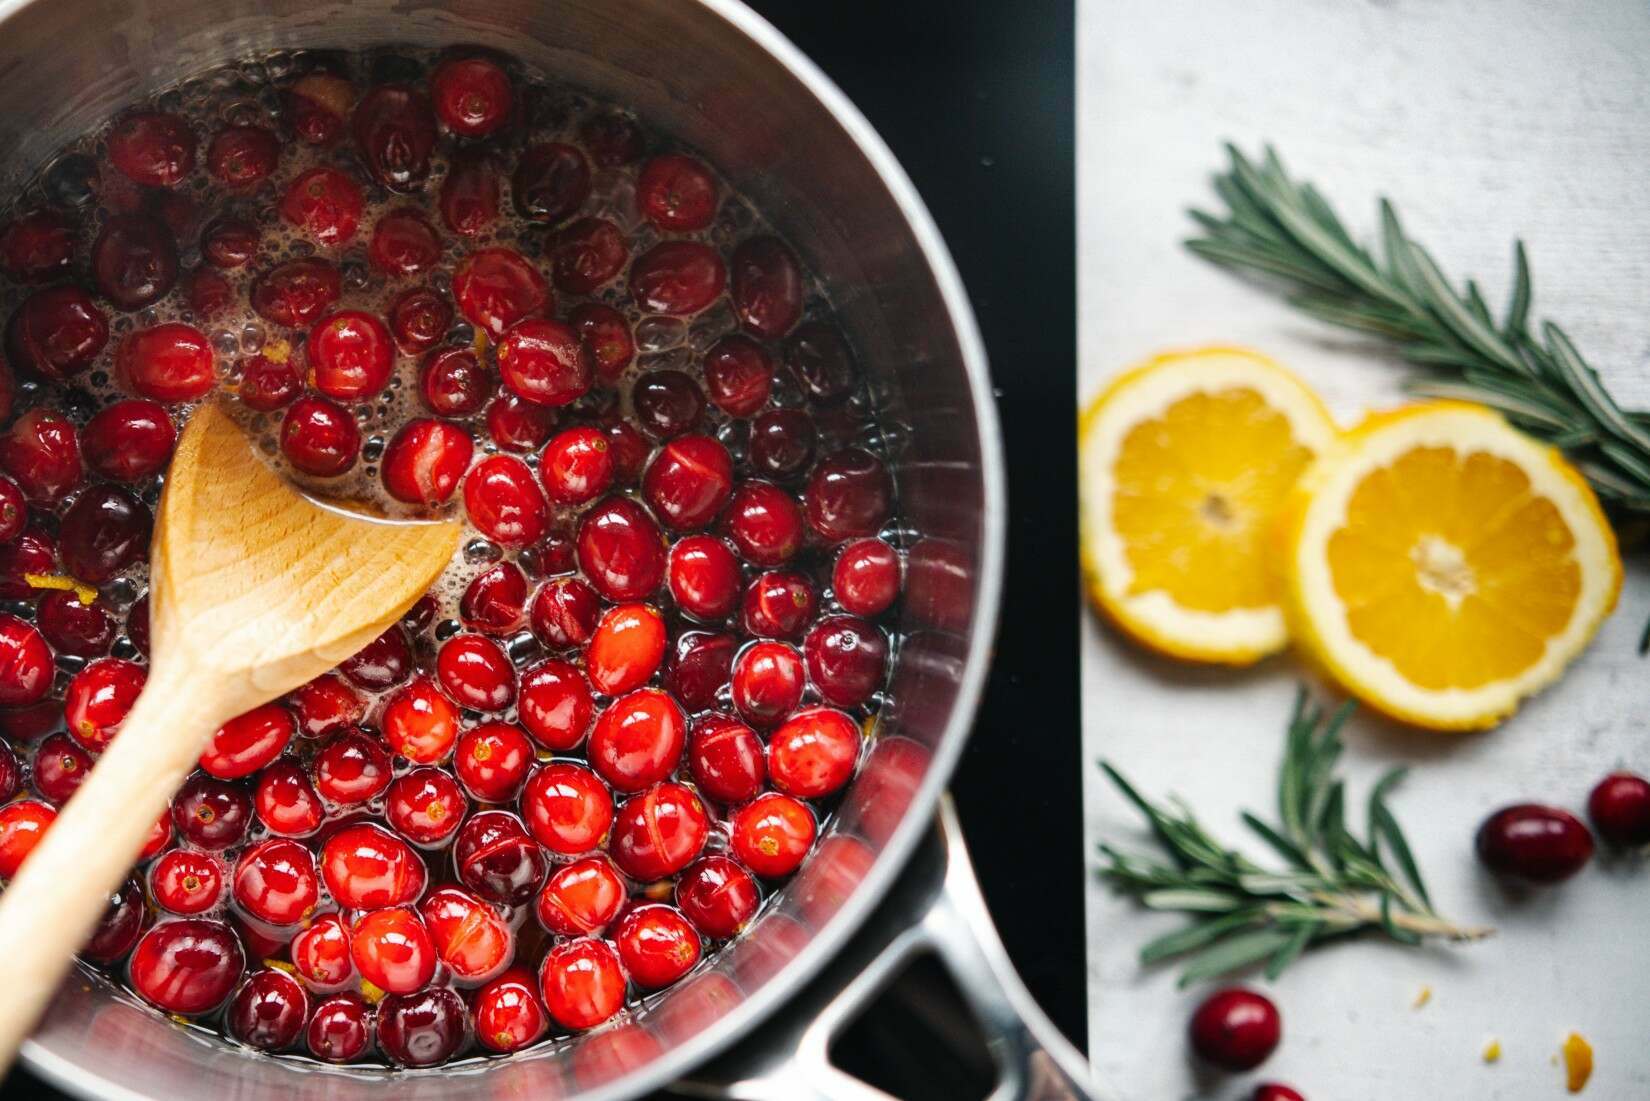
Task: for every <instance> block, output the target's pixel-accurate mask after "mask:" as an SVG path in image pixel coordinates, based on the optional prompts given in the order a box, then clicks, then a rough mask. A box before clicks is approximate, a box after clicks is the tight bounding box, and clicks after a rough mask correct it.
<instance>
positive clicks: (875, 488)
mask: <svg viewBox="0 0 1650 1101" xmlns="http://www.w3.org/2000/svg"><path fill="white" fill-rule="evenodd" d="M802 499H803V503H804V507H805V511H806V513H807V517H808V526H809V527H811V528H812V529H813V530H814V531H815V532H817V533H818V534H819V536H820V537H821V538H823V539H825V540H827V541H829V542H833V543H835V542H840V541H842V540H844V539H853V538H858V537H860V536H867V535H874V534H876V530H877V529H878V528H880V527H881V526H882V525H883V524H884V523H886V522H887V520H888V517H889V516H890V515H892V513H893V509H894V483H893V480H892V479H891V478H889V477H888V470H887V468H886V467H884V466H883V465H882V461H881V460H880V459H878V458H877V457H876V456H875V455H872V454H871V453H870V452H869V451H865V450H862V449H860V448H857V447H854V448H847V449H845V450H842V451H838V452H835V453H833V454H830V455H827V456H825V458H823V459H821V460H820V462H819V465H818V466H817V467H815V468H814V472H813V476H812V477H810V478H809V479H808V488H807V490H806V491H805V492H804V493H803V498H802Z"/></svg>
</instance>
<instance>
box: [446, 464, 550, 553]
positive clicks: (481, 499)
mask: <svg viewBox="0 0 1650 1101" xmlns="http://www.w3.org/2000/svg"><path fill="white" fill-rule="evenodd" d="M464 508H465V511H466V512H468V513H469V516H470V522H471V523H472V524H474V525H475V526H476V528H477V529H479V530H480V532H481V533H482V534H483V535H485V536H486V537H487V538H489V539H491V540H493V541H494V542H495V543H499V544H501V545H503V546H507V547H521V546H526V545H527V544H529V543H536V542H538V541H539V540H540V539H542V538H543V537H544V534H545V532H546V531H548V530H549V526H550V508H549V505H547V504H546V503H545V500H544V494H542V493H540V492H539V487H538V484H537V482H536V481H535V479H534V478H533V472H532V470H531V469H529V468H528V466H527V464H526V463H524V462H522V461H521V460H520V459H514V458H511V457H510V456H508V455H494V456H492V457H491V458H487V459H483V460H482V461H481V462H479V463H477V464H476V466H475V468H474V469H472V470H471V471H470V473H469V476H468V477H466V478H465V479H464Z"/></svg>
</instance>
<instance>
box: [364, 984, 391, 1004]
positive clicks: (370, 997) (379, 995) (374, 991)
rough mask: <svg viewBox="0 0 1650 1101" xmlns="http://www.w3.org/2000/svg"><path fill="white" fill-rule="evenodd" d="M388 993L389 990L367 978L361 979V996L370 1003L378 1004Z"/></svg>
mask: <svg viewBox="0 0 1650 1101" xmlns="http://www.w3.org/2000/svg"><path fill="white" fill-rule="evenodd" d="M387 993H388V991H386V990H383V989H381V988H379V987H377V986H374V985H373V984H372V983H370V982H368V981H367V980H366V979H362V980H361V997H363V998H365V999H366V1000H367V1003H368V1004H369V1005H377V1004H378V1003H379V1002H381V1001H383V1000H384V997H385V995H386V994H387Z"/></svg>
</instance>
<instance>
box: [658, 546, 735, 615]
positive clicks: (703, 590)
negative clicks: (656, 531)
mask: <svg viewBox="0 0 1650 1101" xmlns="http://www.w3.org/2000/svg"><path fill="white" fill-rule="evenodd" d="M668 580H669V582H670V595H671V598H672V599H674V600H675V601H676V605H677V607H679V608H681V609H682V610H683V611H684V612H686V613H687V614H688V615H691V616H693V617H694V618H695V619H701V620H708V621H714V620H720V619H726V618H727V616H728V615H729V614H730V613H731V612H732V611H733V609H734V607H735V606H736V605H737V604H738V603H739V583H740V580H741V578H740V572H739V560H738V559H737V558H735V557H734V553H733V550H732V549H731V548H730V547H729V546H728V545H727V543H725V542H723V541H722V540H720V539H717V538H715V537H714V536H709V535H690V536H688V537H687V538H686V539H680V540H677V541H676V543H674V544H672V546H671V548H670V560H669V568H668Z"/></svg>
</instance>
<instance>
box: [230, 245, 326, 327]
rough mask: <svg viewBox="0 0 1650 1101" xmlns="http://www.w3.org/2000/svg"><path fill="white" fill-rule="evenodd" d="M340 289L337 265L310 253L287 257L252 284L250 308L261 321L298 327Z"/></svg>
mask: <svg viewBox="0 0 1650 1101" xmlns="http://www.w3.org/2000/svg"><path fill="white" fill-rule="evenodd" d="M343 288H344V277H343V275H342V274H340V273H339V271H338V267H337V265H335V264H332V263H330V262H328V261H326V260H321V259H318V258H316V257H312V256H311V257H304V258H303V259H300V260H288V261H287V262H286V263H284V264H278V265H276V266H275V267H274V268H272V269H271V270H270V271H269V272H267V273H265V274H264V275H262V276H260V277H259V278H258V280H257V281H256V282H254V283H253V284H252V308H253V310H255V311H256V312H257V314H258V316H259V317H262V318H263V319H264V320H265V321H271V322H273V323H275V324H276V325H284V326H285V327H287V328H289V329H301V328H303V327H304V326H306V325H308V324H310V323H311V322H313V321H314V320H315V319H316V318H318V317H320V316H321V315H322V314H323V313H325V312H326V311H327V308H328V307H330V306H331V305H332V304H333V303H334V302H336V301H338V296H339V295H341V294H342V293H343Z"/></svg>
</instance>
